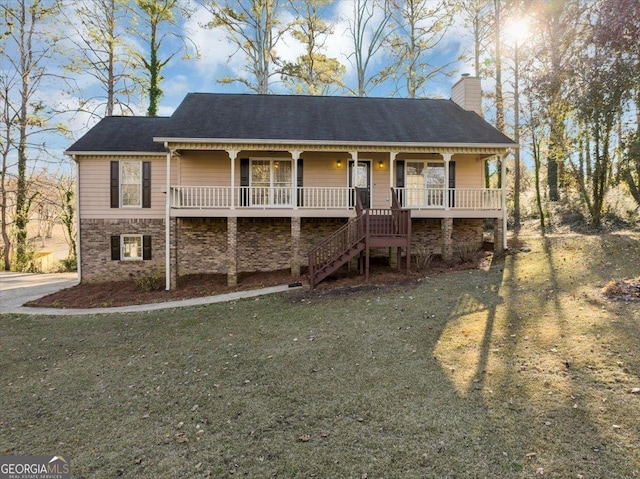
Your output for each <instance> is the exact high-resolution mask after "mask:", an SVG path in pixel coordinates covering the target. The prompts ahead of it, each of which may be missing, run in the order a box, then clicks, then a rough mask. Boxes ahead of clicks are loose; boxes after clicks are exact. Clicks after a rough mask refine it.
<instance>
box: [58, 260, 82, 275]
mask: <svg viewBox="0 0 640 479" xmlns="http://www.w3.org/2000/svg"><path fill="white" fill-rule="evenodd" d="M58 271H59V272H60V273H73V272H75V271H78V258H76V257H73V256H69V257H68V258H65V259H61V260H60V267H59V268H58Z"/></svg>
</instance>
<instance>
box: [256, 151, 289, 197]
mask: <svg viewBox="0 0 640 479" xmlns="http://www.w3.org/2000/svg"><path fill="white" fill-rule="evenodd" d="M250 182H251V183H250V186H251V192H252V193H251V202H252V204H253V205H264V206H280V205H290V204H291V188H292V185H293V169H292V165H291V160H271V159H268V160H267V159H265V160H262V159H260V160H251V177H250Z"/></svg>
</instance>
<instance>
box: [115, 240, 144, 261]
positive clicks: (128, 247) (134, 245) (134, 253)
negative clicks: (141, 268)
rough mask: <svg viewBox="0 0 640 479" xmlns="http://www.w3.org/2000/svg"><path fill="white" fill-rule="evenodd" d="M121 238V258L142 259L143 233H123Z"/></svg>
mask: <svg viewBox="0 0 640 479" xmlns="http://www.w3.org/2000/svg"><path fill="white" fill-rule="evenodd" d="M120 240H121V246H120V248H121V251H122V253H121V255H120V259H122V260H125V261H129V260H141V259H142V235H122V236H120Z"/></svg>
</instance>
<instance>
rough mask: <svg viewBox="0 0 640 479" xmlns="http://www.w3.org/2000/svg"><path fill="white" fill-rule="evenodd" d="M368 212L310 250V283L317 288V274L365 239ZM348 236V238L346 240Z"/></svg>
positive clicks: (352, 219) (353, 219)
mask: <svg viewBox="0 0 640 479" xmlns="http://www.w3.org/2000/svg"><path fill="white" fill-rule="evenodd" d="M365 218H366V212H365V213H362V214H359V215H358V216H356V217H355V218H351V219H350V220H349V221H348V222H347V223H346V224H345V225H343V226H342V227H340V228H339V229H338V230H336V231H334V232H333V233H331V234H330V235H329V236H327V237H326V238H324V239H323V240H322V241H321V242H320V243H318V244H317V245H315V246H314V247H312V248H311V249H310V250H309V253H308V257H309V282H310V283H311V287H312V288H313V287H314V286H315V275H316V272H318V271H321V270H322V269H323V268H325V267H326V266H328V265H330V264H331V263H332V262H333V261H335V260H337V259H338V258H340V256H341V255H343V254H344V253H345V251H348V250H349V249H350V248H352V247H354V246H355V245H357V244H358V243H359V242H361V241H363V240H364V239H365V235H366V223H365ZM345 234H346V238H345Z"/></svg>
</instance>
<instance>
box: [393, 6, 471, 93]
mask: <svg viewBox="0 0 640 479" xmlns="http://www.w3.org/2000/svg"><path fill="white" fill-rule="evenodd" d="M389 5H390V14H391V20H390V22H391V25H392V28H393V33H392V34H391V35H389V36H388V37H387V40H386V44H387V45H388V47H389V54H390V57H391V63H390V64H389V65H388V66H387V67H386V68H385V70H384V71H383V73H382V77H383V78H393V79H394V80H395V81H396V83H397V84H398V83H399V82H403V83H404V87H399V86H398V87H397V88H398V89H399V90H400V91H403V92H404V93H405V94H406V96H407V97H409V98H416V97H417V96H418V95H419V94H420V93H421V92H424V88H425V85H426V84H427V82H428V81H429V80H432V79H434V78H436V77H438V76H439V75H450V74H452V73H453V65H455V64H456V63H457V62H458V61H459V60H460V58H453V59H451V60H450V61H443V59H442V55H441V53H442V52H441V51H440V47H441V44H442V43H443V41H444V39H445V35H446V32H447V29H448V28H449V27H450V26H451V24H452V21H453V15H452V11H451V9H450V8H449V7H448V4H447V3H446V2H444V1H442V2H437V3H434V2H430V1H428V0H390V2H389Z"/></svg>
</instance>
